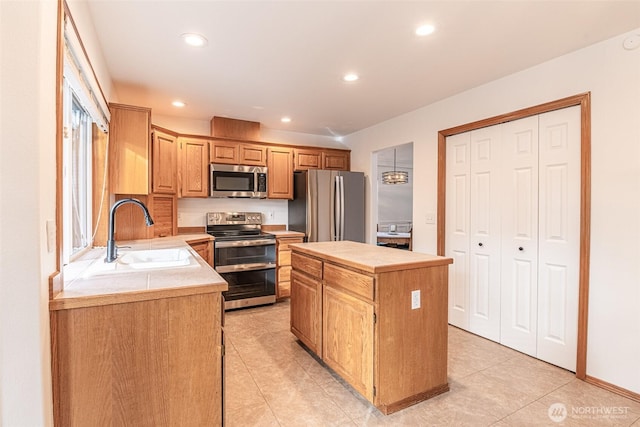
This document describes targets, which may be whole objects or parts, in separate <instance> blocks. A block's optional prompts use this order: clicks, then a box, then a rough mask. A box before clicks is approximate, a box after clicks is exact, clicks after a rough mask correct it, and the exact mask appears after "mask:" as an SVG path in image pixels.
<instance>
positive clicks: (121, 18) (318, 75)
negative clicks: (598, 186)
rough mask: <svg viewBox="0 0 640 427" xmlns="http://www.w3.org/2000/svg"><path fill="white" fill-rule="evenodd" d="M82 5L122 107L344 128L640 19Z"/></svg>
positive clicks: (285, 5)
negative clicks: (192, 38) (195, 40)
mask: <svg viewBox="0 0 640 427" xmlns="http://www.w3.org/2000/svg"><path fill="white" fill-rule="evenodd" d="M87 1H88V3H89V10H90V12H91V16H92V19H93V22H94V25H95V29H96V33H97V37H98V40H99V43H100V45H101V48H102V51H103V55H104V57H105V60H106V62H107V67H108V70H109V73H110V74H111V77H112V79H113V82H114V87H115V90H116V92H117V96H118V101H119V102H122V103H128V104H135V105H141V106H147V107H151V108H152V109H153V111H154V113H155V114H161V115H168V116H178V117H186V118H191V119H198V120H209V119H210V118H211V117H212V116H214V115H216V116H227V117H233V118H238V119H243V120H252V121H259V122H261V123H262V125H263V126H265V127H267V128H271V129H283V130H290V131H295V132H305V133H312V134H319V135H336V136H342V135H347V134H349V133H352V132H354V131H357V130H360V129H363V128H365V127H368V126H371V125H373V124H376V123H379V122H381V121H384V120H387V119H390V118H392V117H395V116H398V115H400V114H403V113H405V112H408V111H411V110H415V109H416V108H419V107H421V106H424V105H428V104H431V103H433V102H435V101H438V100H440V99H443V98H446V97H448V96H451V95H453V94H456V93H459V92H462V91H464V90H467V89H470V88H472V87H475V86H478V85H481V84H483V83H486V82H489V81H491V80H495V79H497V78H499V77H502V76H505V75H508V74H511V73H514V72H516V71H519V70H522V69H525V68H528V67H531V66H533V65H535V64H538V63H541V62H544V61H546V60H549V59H552V58H554V57H557V56H560V55H563V54H565V53H568V52H570V51H573V50H576V49H579V48H581V47H584V46H588V45H590V44H593V43H595V42H598V41H600V40H604V39H606V38H609V37H612V36H615V35H618V34H621V33H623V32H626V31H630V30H633V29H635V28H639V27H640V1H629V2H623V1H614V0H610V1H541V0H538V1H479V0H476V1H328V0H327V1H304V0H299V1H269V0H263V1H239V0H237V1H213V0H208V1H206V0H200V1H185V0H179V1H178V0H174V1H166V0H164V1H149V0H135V1H126V0H125V1H113V0H111V1H105V0H87ZM421 23H432V24H433V25H435V26H436V32H435V33H434V34H432V35H431V36H427V37H424V38H419V37H417V36H415V35H414V33H413V31H414V29H415V27H416V26H417V25H419V24H421ZM187 32H196V33H200V34H203V35H204V36H205V37H207V39H208V41H209V43H208V45H207V46H206V47H204V48H192V47H188V46H186V45H184V43H183V42H182V40H181V38H180V35H181V34H183V33H187ZM348 71H356V72H358V73H359V74H360V76H361V78H360V80H359V81H358V82H355V83H345V82H343V81H342V80H341V77H342V75H343V74H344V73H346V72H348ZM174 99H181V100H183V101H185V102H186V103H187V106H186V107H185V108H183V109H181V110H179V109H176V108H175V107H173V106H171V102H172V101H173V100H174ZM110 101H111V100H110ZM284 115H288V116H290V117H291V118H292V122H291V123H289V124H283V123H281V122H280V118H281V117H282V116H284Z"/></svg>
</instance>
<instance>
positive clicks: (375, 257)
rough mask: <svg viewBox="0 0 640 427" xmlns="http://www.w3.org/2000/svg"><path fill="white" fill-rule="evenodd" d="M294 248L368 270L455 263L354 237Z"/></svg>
mask: <svg viewBox="0 0 640 427" xmlns="http://www.w3.org/2000/svg"><path fill="white" fill-rule="evenodd" d="M289 247H290V248H291V250H293V251H294V252H301V253H303V254H307V255H311V256H317V257H320V258H322V259H324V260H327V261H333V262H336V263H338V264H343V265H346V266H349V267H352V268H355V269H358V270H362V271H365V272H368V273H383V272H388V271H398V270H410V269H413V268H423V267H435V266H439V265H447V264H452V263H453V259H451V258H447V257H441V256H437V255H428V254H423V253H419V252H411V251H406V250H402V249H395V248H387V247H382V246H375V245H369V244H366V243H358V242H351V241H341V242H311V243H292V244H290V245H289Z"/></svg>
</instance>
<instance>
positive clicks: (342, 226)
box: [340, 175, 344, 240]
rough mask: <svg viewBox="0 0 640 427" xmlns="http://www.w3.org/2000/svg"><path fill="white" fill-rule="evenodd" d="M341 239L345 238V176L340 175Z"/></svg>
mask: <svg viewBox="0 0 640 427" xmlns="http://www.w3.org/2000/svg"><path fill="white" fill-rule="evenodd" d="M340 240H344V177H343V176H342V175H340Z"/></svg>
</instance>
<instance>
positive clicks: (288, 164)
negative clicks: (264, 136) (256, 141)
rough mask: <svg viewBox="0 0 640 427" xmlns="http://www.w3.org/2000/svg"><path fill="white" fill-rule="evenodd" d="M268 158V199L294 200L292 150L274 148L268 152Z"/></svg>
mask: <svg viewBox="0 0 640 427" xmlns="http://www.w3.org/2000/svg"><path fill="white" fill-rule="evenodd" d="M267 157H268V160H269V161H268V164H269V173H268V174H267V179H268V182H267V197H268V198H269V199H293V151H292V150H291V149H290V148H283V147H273V148H269V149H268V150H267Z"/></svg>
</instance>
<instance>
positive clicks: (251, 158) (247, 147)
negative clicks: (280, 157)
mask: <svg viewBox="0 0 640 427" xmlns="http://www.w3.org/2000/svg"><path fill="white" fill-rule="evenodd" d="M239 150H240V153H239V154H240V159H239V162H238V163H239V164H241V165H250V166H266V165H267V147H265V146H263V145H257V144H240V148H239Z"/></svg>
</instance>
